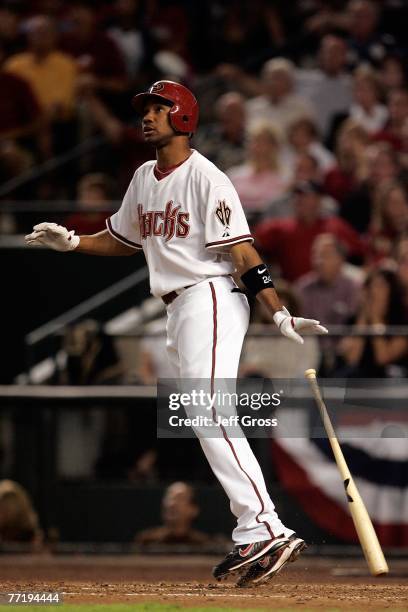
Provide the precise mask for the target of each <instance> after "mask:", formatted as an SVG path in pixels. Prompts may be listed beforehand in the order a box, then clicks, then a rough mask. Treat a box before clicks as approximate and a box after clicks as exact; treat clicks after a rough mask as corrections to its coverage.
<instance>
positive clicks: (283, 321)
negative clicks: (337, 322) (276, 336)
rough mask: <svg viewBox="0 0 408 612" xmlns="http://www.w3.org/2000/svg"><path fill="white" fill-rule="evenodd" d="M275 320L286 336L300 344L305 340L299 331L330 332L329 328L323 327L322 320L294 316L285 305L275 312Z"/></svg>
mask: <svg viewBox="0 0 408 612" xmlns="http://www.w3.org/2000/svg"><path fill="white" fill-rule="evenodd" d="M273 320H274V321H275V323H276V325H277V326H278V328H279V330H280V331H281V333H282V334H283V335H284V336H286V337H287V338H290V339H291V340H294V341H295V342H298V343H299V344H303V342H304V340H303V338H302V336H301V335H300V334H298V331H307V332H309V333H312V334H327V333H328V330H327V329H326V328H325V327H323V325H320V321H316V320H315V319H303V317H292V316H291V315H290V313H289V311H288V310H287V309H286V308H285V307H283V308H282V310H278V311H277V312H275V314H274V315H273Z"/></svg>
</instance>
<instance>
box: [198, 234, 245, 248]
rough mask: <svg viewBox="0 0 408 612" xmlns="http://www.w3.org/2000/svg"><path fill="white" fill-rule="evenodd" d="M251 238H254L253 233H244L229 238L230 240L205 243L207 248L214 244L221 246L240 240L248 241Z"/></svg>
mask: <svg viewBox="0 0 408 612" xmlns="http://www.w3.org/2000/svg"><path fill="white" fill-rule="evenodd" d="M249 240H252V241H253V240H254V239H253V237H252V236H251V234H244V235H243V236H236V238H228V240H218V241H217V242H207V244H206V245H205V247H206V248H211V247H212V246H219V245H223V244H234V243H238V242H248V241H249Z"/></svg>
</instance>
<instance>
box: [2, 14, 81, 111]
mask: <svg viewBox="0 0 408 612" xmlns="http://www.w3.org/2000/svg"><path fill="white" fill-rule="evenodd" d="M27 38H28V50H27V51H26V52H23V53H18V54H16V55H12V56H11V57H10V58H9V59H8V60H7V61H6V63H5V65H4V67H5V70H7V71H8V72H10V73H12V74H14V75H17V76H19V77H20V78H23V79H25V80H26V81H28V82H29V83H30V85H31V87H32V88H33V90H34V92H35V94H36V96H37V98H38V100H39V103H40V105H41V107H42V109H43V110H44V111H45V112H46V113H47V115H48V117H49V119H50V120H51V121H66V120H68V119H70V118H71V117H72V116H73V114H74V112H75V86H76V77H77V69H76V64H75V62H74V60H73V59H72V58H71V57H70V56H69V55H67V54H65V53H63V52H61V51H57V49H56V44H57V32H56V28H55V23H54V22H53V21H52V20H51V19H50V18H48V17H46V16H44V15H39V16H36V17H32V18H31V19H30V20H29V21H28V23H27Z"/></svg>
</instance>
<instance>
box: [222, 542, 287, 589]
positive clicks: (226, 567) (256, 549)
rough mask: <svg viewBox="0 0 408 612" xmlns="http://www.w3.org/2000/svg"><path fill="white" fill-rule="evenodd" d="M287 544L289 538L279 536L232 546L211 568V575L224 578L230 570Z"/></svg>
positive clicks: (274, 551) (254, 560)
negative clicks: (223, 557) (222, 558)
mask: <svg viewBox="0 0 408 612" xmlns="http://www.w3.org/2000/svg"><path fill="white" fill-rule="evenodd" d="M288 544H289V538H286V537H284V536H279V537H277V538H274V539H273V540H263V541H262V542H253V543H252V544H242V545H241V546H234V548H233V549H232V551H231V552H230V553H228V555H227V556H226V557H225V559H224V560H223V561H221V563H219V564H218V565H216V566H215V567H214V568H213V576H214V578H216V579H217V580H221V579H222V578H226V577H227V576H229V575H230V574H232V572H235V571H237V570H240V569H242V568H243V567H245V566H246V565H250V564H251V563H254V562H256V561H257V560H258V559H260V558H261V557H264V555H266V554H275V553H276V552H277V551H278V550H280V549H281V548H283V547H285V546H287V545H288Z"/></svg>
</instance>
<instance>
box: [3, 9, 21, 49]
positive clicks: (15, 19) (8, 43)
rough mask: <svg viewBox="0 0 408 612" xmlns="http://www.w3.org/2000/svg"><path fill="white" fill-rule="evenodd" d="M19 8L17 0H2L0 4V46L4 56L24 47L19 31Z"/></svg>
mask: <svg viewBox="0 0 408 612" xmlns="http://www.w3.org/2000/svg"><path fill="white" fill-rule="evenodd" d="M21 8H22V7H21V5H20V6H19V5H18V3H17V2H2V5H1V6H0V46H1V47H2V48H3V51H4V53H5V56H6V57H8V56H10V55H14V54H16V53H20V51H22V50H23V49H24V47H25V44H24V36H23V35H22V32H21V13H22V10H21Z"/></svg>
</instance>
